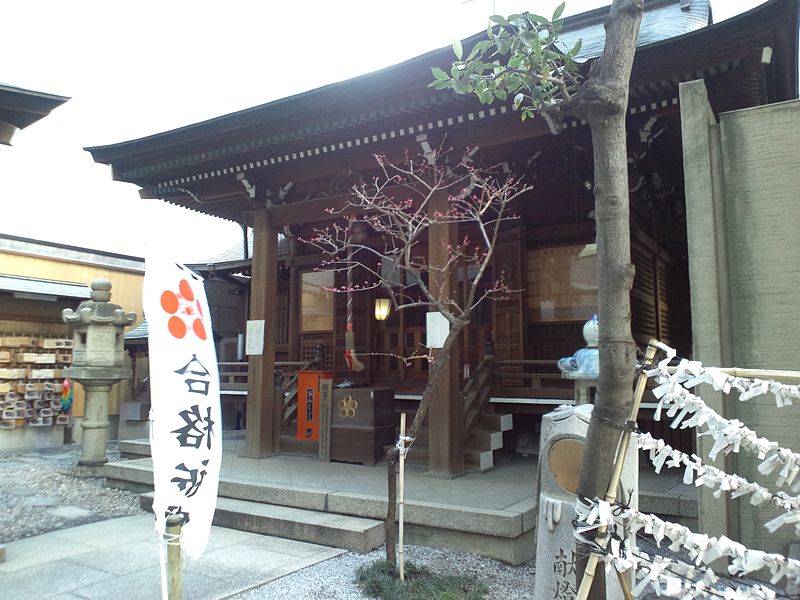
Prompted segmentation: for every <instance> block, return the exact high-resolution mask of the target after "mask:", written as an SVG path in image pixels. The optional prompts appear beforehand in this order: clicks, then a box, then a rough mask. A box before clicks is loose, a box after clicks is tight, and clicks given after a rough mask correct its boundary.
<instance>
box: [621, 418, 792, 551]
mask: <svg viewBox="0 0 800 600" xmlns="http://www.w3.org/2000/svg"><path fill="white" fill-rule="evenodd" d="M635 435H636V437H637V441H638V443H639V449H640V450H644V451H647V452H649V453H650V462H652V463H653V467H654V468H655V472H656V473H660V472H661V469H662V468H663V467H664V466H665V465H666V466H667V467H668V468H681V467H683V468H684V474H683V483H685V484H686V485H692V484H694V485H695V486H697V487H700V486H705V487H707V488H710V489H713V490H714V493H713V495H714V497H715V498H720V497H721V496H722V494H723V493H726V492H727V493H729V494H730V495H731V498H732V499H733V498H739V497H740V496H746V495H748V494H750V504H752V505H753V506H763V505H766V504H771V505H772V506H774V507H775V508H778V509H780V510H783V511H784V512H785V513H786V514H783V515H780V516H778V517H776V518H774V519H772V520H771V521H769V522H767V523H765V524H764V527H765V528H766V529H767V530H768V531H769V532H770V533H775V531H777V530H778V529H779V528H780V527H781V526H783V525H786V524H791V523H794V524H795V532H796V534H797V535H799V536H800V497H798V496H790V495H789V494H787V493H785V492H776V493H773V492H771V491H770V490H768V489H767V488H765V487H764V486H762V485H759V484H758V483H754V482H751V481H748V480H747V479H745V478H744V477H741V476H739V475H735V474H730V473H726V472H725V471H722V470H721V469H718V468H716V467H714V466H711V465H705V464H703V461H702V460H701V459H700V457H699V456H697V455H695V454H692V455H689V454H686V453H685V452H681V451H680V450H676V449H675V448H673V447H672V446H670V445H668V444H666V443H665V442H664V440H660V439H655V438H654V437H653V436H651V435H650V434H649V433H641V432H640V433H636V434H635Z"/></svg>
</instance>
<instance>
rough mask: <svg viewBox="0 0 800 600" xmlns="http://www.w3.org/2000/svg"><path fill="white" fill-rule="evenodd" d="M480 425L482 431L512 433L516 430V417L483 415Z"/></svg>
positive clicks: (510, 415)
mask: <svg viewBox="0 0 800 600" xmlns="http://www.w3.org/2000/svg"><path fill="white" fill-rule="evenodd" d="M478 423H479V426H480V427H481V428H482V429H489V430H491V431H511V430H512V429H513V428H514V415H512V414H510V413H509V414H502V413H483V414H482V415H481V416H480V419H479V421H478Z"/></svg>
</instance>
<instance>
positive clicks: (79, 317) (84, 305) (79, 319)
mask: <svg viewBox="0 0 800 600" xmlns="http://www.w3.org/2000/svg"><path fill="white" fill-rule="evenodd" d="M89 285H90V287H91V290H92V291H91V294H90V298H91V299H90V300H84V301H83V302H81V303H80V304H79V305H78V310H75V311H73V310H72V309H71V308H65V309H64V310H63V311H62V312H61V316H62V318H63V319H64V322H65V323H70V324H72V325H73V326H76V325H116V326H119V327H125V326H127V325H131V324H133V322H134V321H135V320H136V313H133V312H129V313H126V312H125V311H124V310H122V307H121V306H120V305H119V304H113V303H112V302H110V300H111V282H110V281H109V280H108V279H104V278H102V277H101V278H98V279H95V280H94V281H92V283H91V284H89Z"/></svg>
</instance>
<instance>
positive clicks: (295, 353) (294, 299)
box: [289, 264, 300, 361]
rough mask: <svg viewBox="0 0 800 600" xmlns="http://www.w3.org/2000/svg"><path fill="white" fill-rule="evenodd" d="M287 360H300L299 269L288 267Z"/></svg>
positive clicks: (293, 266) (294, 266)
mask: <svg viewBox="0 0 800 600" xmlns="http://www.w3.org/2000/svg"><path fill="white" fill-rule="evenodd" d="M289 360H290V361H299V360H300V269H299V268H298V267H297V266H296V265H294V264H292V266H291V267H290V268H289Z"/></svg>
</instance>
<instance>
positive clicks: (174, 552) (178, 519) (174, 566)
mask: <svg viewBox="0 0 800 600" xmlns="http://www.w3.org/2000/svg"><path fill="white" fill-rule="evenodd" d="M182 523H183V517H182V516H181V515H167V527H166V529H165V536H164V537H165V541H166V543H167V598H168V600H183V577H182V572H181V569H182V565H181V524H182Z"/></svg>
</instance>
